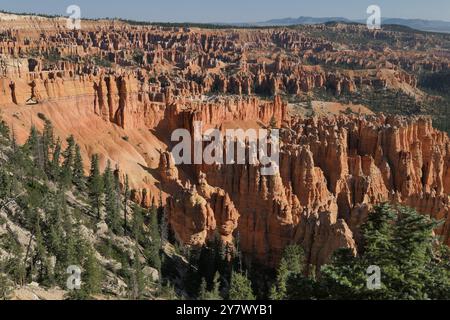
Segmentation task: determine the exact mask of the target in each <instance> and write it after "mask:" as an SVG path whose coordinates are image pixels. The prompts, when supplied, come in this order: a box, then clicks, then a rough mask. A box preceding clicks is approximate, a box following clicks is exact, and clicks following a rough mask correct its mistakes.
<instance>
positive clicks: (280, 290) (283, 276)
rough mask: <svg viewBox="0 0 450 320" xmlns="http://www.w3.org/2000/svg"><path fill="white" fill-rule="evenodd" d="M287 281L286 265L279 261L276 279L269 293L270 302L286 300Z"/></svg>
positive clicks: (284, 262) (283, 261)
mask: <svg viewBox="0 0 450 320" xmlns="http://www.w3.org/2000/svg"><path fill="white" fill-rule="evenodd" d="M288 279H289V269H288V263H287V262H286V260H285V259H281V262H280V265H279V266H278V270H277V279H276V283H275V285H273V286H272V289H271V291H270V299H271V300H285V299H286V298H287V281H288Z"/></svg>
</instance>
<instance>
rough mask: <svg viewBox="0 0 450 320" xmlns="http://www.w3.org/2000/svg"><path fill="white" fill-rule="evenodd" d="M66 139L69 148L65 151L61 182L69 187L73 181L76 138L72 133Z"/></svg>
mask: <svg viewBox="0 0 450 320" xmlns="http://www.w3.org/2000/svg"><path fill="white" fill-rule="evenodd" d="M66 141H67V148H66V150H64V152H63V158H64V160H63V164H62V168H61V182H62V184H63V185H64V186H66V187H67V186H69V185H70V184H71V183H72V172H73V164H74V159H75V139H74V137H73V136H72V135H71V136H70V137H68V138H67V140H66Z"/></svg>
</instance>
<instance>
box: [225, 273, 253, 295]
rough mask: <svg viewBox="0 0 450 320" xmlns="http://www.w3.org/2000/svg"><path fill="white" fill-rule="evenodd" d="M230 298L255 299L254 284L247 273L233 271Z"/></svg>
mask: <svg viewBox="0 0 450 320" xmlns="http://www.w3.org/2000/svg"><path fill="white" fill-rule="evenodd" d="M228 298H229V300H255V295H254V293H253V289H252V284H251V282H250V280H249V279H248V277H247V276H246V275H244V274H242V273H237V272H234V271H233V272H232V274H231V282H230V290H229V292H228Z"/></svg>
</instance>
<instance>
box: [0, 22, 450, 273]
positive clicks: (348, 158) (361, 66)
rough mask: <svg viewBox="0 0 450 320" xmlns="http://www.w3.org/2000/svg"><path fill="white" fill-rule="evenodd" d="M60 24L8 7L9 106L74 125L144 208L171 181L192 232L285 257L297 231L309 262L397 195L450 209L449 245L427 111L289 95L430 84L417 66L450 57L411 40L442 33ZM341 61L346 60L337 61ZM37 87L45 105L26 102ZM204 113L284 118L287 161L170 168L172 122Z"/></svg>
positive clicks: (436, 141)
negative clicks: (371, 109)
mask: <svg viewBox="0 0 450 320" xmlns="http://www.w3.org/2000/svg"><path fill="white" fill-rule="evenodd" d="M64 26H65V20H63V19H55V20H49V19H45V18H41V19H37V20H36V19H35V20H33V19H30V18H18V20H4V19H0V31H1V33H0V53H1V55H2V56H1V59H0V60H1V61H0V62H1V65H0V67H1V70H0V72H1V78H0V88H1V90H0V111H1V112H2V115H3V117H4V118H5V119H6V121H7V122H8V124H10V125H11V127H12V128H13V129H14V131H15V133H16V134H17V138H18V140H19V142H23V141H24V140H25V138H26V136H27V134H28V132H29V128H30V127H31V125H36V126H37V127H38V129H42V126H43V122H42V121H41V120H39V118H40V117H39V114H44V115H45V117H47V118H48V119H49V120H51V121H52V123H53V124H54V126H55V131H56V133H57V134H58V135H59V136H61V137H62V138H64V137H66V136H68V135H70V134H74V135H75V138H76V140H77V142H78V143H79V144H80V145H81V147H82V153H83V158H84V160H85V161H84V162H85V163H86V164H88V163H89V161H88V159H89V157H90V156H91V155H92V154H94V153H98V154H100V156H101V163H102V166H104V165H105V164H106V161H107V160H111V161H112V163H113V165H118V166H120V173H121V175H124V174H128V175H130V183H131V186H132V188H133V189H134V192H133V197H134V200H135V201H136V202H138V203H141V204H142V205H143V206H150V205H151V204H152V203H156V202H157V201H158V200H159V197H160V191H162V197H163V200H164V201H165V202H166V204H167V206H166V208H167V209H166V213H167V215H168V218H169V222H170V224H171V226H172V228H173V230H174V231H175V234H176V236H177V237H178V238H179V239H180V240H181V241H183V242H184V243H188V244H191V245H196V246H200V245H203V244H204V243H205V242H206V241H208V240H210V239H213V238H214V237H215V236H216V235H219V236H220V237H221V239H222V240H223V241H224V242H229V243H231V242H232V241H233V236H234V235H236V234H237V232H238V233H239V238H240V246H241V249H242V251H243V252H244V253H245V255H246V256H247V257H248V258H251V259H253V260H257V261H259V262H261V263H264V264H266V265H269V266H274V265H276V263H277V262H278V260H279V258H280V255H281V252H282V251H283V249H284V248H285V247H286V246H287V245H289V244H292V243H299V244H302V245H303V247H304V248H305V251H306V254H307V257H308V260H309V262H310V263H311V264H314V265H322V264H324V263H326V262H327V260H328V259H329V257H330V256H331V254H332V253H333V251H335V250H336V249H337V248H341V247H346V248H350V249H352V250H353V251H354V252H355V253H356V252H357V248H358V244H359V243H360V241H361V235H360V226H361V225H362V224H363V223H364V221H365V220H366V218H367V215H368V213H369V211H370V209H371V208H372V207H373V205H375V204H377V203H380V202H384V201H393V202H398V203H402V204H407V205H410V206H412V207H414V208H417V209H418V210H419V211H420V212H422V213H423V214H429V215H431V216H433V217H434V218H436V219H441V220H444V221H445V223H444V224H443V225H442V226H441V227H440V228H439V229H438V230H436V232H437V233H438V234H440V235H442V237H443V240H444V242H445V243H447V244H449V245H450V239H449V235H450V217H449V207H450V206H449V193H450V168H449V167H450V151H449V148H450V147H449V138H448V136H447V135H446V134H444V133H442V132H439V131H437V130H435V129H433V127H432V124H431V121H430V120H428V119H426V118H419V117H412V118H404V117H391V116H384V115H377V116H355V115H353V116H344V115H342V116H336V115H335V116H329V117H321V118H317V117H313V118H300V117H295V116H292V115H291V114H290V110H289V107H288V104H287V103H286V102H285V101H283V99H282V98H281V96H282V95H289V96H294V97H300V96H304V95H306V94H308V93H311V92H312V91H313V90H315V89H326V90H328V91H330V92H332V93H333V94H335V95H338V96H339V95H342V94H346V93H355V92H358V91H359V90H361V89H362V88H365V87H370V88H386V87H387V88H392V89H398V90H403V91H404V92H406V93H408V94H410V95H416V96H420V95H421V94H422V93H421V92H420V90H418V89H417V87H416V86H417V77H416V75H415V72H416V71H417V70H419V69H424V70H428V71H440V70H448V69H449V68H450V62H449V57H448V56H445V55H438V54H424V53H417V52H413V51H411V53H408V52H406V51H404V50H403V49H402V48H403V47H402V46H404V45H409V46H410V47H420V46H424V45H426V44H433V45H435V44H436V41H437V40H436V39H435V37H434V36H431V35H430V36H428V37H425V36H423V35H420V34H416V35H414V37H411V36H409V35H405V34H402V33H397V32H392V31H391V32H389V31H386V32H384V31H379V32H375V33H370V36H371V37H373V38H374V39H378V40H389V41H390V42H391V43H395V42H398V47H393V49H392V50H384V49H383V50H378V51H377V50H372V49H367V48H365V47H364V46H362V45H360V46H356V45H355V46H351V47H350V48H345V49H342V48H338V47H339V44H335V43H332V42H330V41H328V40H325V39H324V38H323V37H311V36H310V35H308V34H307V33H305V32H303V31H298V30H290V29H266V30H222V31H212V30H203V29H180V28H162V27H156V26H142V27H137V26H130V25H126V24H124V23H121V22H115V23H114V24H112V22H110V21H98V22H95V23H93V22H88V21H86V22H84V23H83V29H82V30H79V31H74V30H67V29H65V27H64ZM310 28H311V30H310V31H313V32H324V31H332V32H336V31H337V32H346V33H348V34H352V35H355V36H357V35H367V34H366V33H367V32H369V31H367V30H366V29H365V28H360V27H358V26H341V25H338V26H335V27H331V26H330V27H325V26H311V27H310ZM327 28H328V29H327ZM394 40H395V41H394ZM55 57H56V58H55ZM94 60H96V61H97V63H95V61H94ZM98 61H101V62H102V63H98ZM304 61H309V62H314V64H316V65H306V64H305V63H304ZM341 65H344V66H346V68H341V69H340V68H336V66H341ZM324 66H333V68H332V71H330V69H327V68H324ZM350 69H353V70H350ZM258 95H262V96H273V98H270V99H263V98H262V97H259V96H258ZM30 98H32V101H35V102H37V103H38V104H37V105H33V106H30V105H28V104H27V103H29V102H30ZM194 121H202V122H203V126H204V127H203V129H204V130H207V129H211V128H218V129H221V130H223V129H226V128H228V127H233V128H244V129H247V128H260V127H266V126H268V125H269V123H271V124H272V125H276V126H277V127H282V130H281V131H282V132H281V140H282V152H281V159H280V161H281V162H280V171H279V174H278V175H275V176H269V177H265V176H261V175H260V168H259V167H258V166H254V165H222V166H219V165H214V166H207V165H192V166H179V167H177V166H175V164H174V161H173V159H172V157H171V155H170V153H169V152H168V150H170V148H171V146H172V144H171V142H170V135H171V132H172V131H173V130H175V129H179V128H185V129H188V130H189V131H191V132H192V131H193V124H194Z"/></svg>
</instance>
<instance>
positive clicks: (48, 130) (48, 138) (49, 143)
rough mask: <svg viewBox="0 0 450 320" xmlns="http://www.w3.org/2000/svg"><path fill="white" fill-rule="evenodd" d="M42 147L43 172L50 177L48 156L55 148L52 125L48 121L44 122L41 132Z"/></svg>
mask: <svg viewBox="0 0 450 320" xmlns="http://www.w3.org/2000/svg"><path fill="white" fill-rule="evenodd" d="M42 147H43V154H44V165H45V172H46V173H47V175H49V176H50V175H51V172H50V170H51V164H50V154H51V152H52V151H53V149H54V147H55V136H54V133H53V125H52V123H51V122H50V121H49V120H45V125H44V131H43V132H42Z"/></svg>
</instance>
